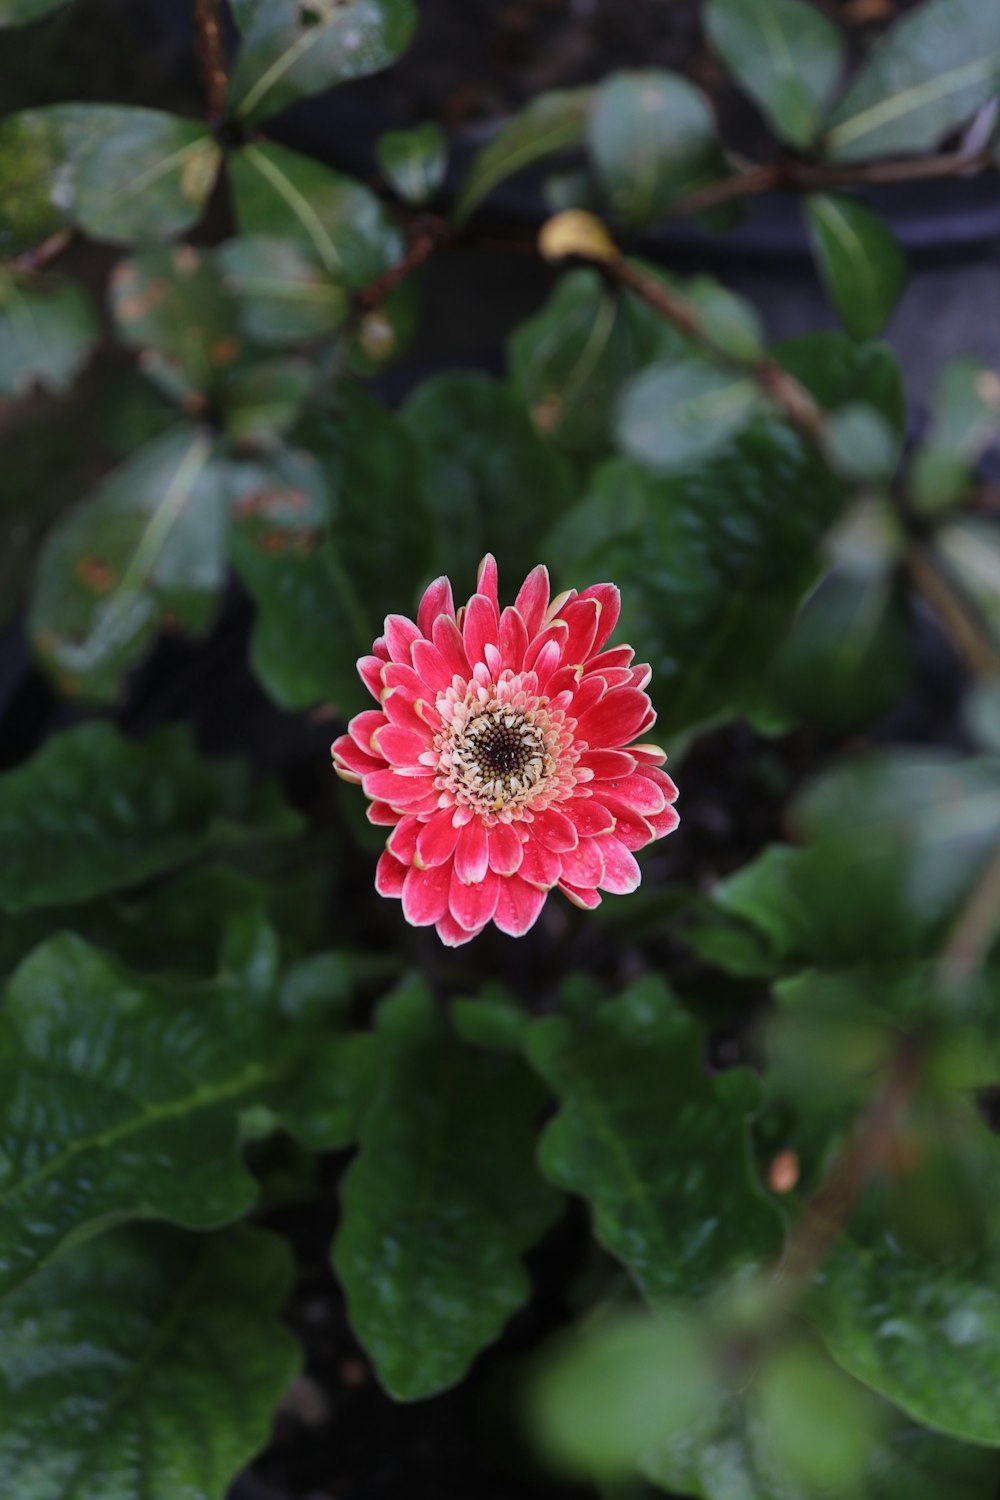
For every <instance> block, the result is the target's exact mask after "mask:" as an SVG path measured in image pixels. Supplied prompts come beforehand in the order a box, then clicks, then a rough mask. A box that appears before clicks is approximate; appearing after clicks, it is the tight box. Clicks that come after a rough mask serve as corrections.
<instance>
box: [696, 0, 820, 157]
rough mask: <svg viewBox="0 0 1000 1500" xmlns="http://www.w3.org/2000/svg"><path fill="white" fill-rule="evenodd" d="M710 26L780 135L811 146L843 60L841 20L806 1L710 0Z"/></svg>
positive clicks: (720, 50)
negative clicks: (830, 17) (837, 20)
mask: <svg viewBox="0 0 1000 1500" xmlns="http://www.w3.org/2000/svg"><path fill="white" fill-rule="evenodd" d="M705 27H706V31H707V33H708V38H709V41H710V42H711V44H712V47H713V49H714V50H715V52H716V53H717V54H718V56H719V57H720V58H721V60H722V62H723V63H724V64H725V66H726V67H727V68H728V69H729V71H730V73H732V75H733V77H734V78H735V79H736V81H737V82H738V83H739V84H740V85H741V86H742V87H743V88H744V89H745V90H746V92H747V93H748V94H749V95H750V97H751V99H753V100H754V101H755V102H756V103H757V104H759V105H760V107H761V109H762V110H763V112H764V114H765V115H766V116H767V119H768V121H769V122H770V124H771V125H772V126H773V127H774V129H775V131H776V132H777V134H778V135H779V136H780V137H781V139H782V140H784V141H787V142H788V143H789V145H792V146H800V147H801V146H809V145H811V144H812V142H813V141H814V140H815V138H816V136H817V134H818V133H819V129H820V126H821V125H822V122H823V116H824V114H825V112H826V107H827V105H828V104H829V102H830V98H831V96H832V94H833V91H834V89H835V88H836V86H837V82H838V79H839V77H840V73H841V69H842V67H843V63H844V52H845V47H844V40H843V37H842V35H841V33H840V31H839V29H838V28H837V26H835V25H834V24H833V22H832V21H829V20H828V19H827V18H826V16H824V15H823V14H822V12H821V11H818V10H814V9H813V7H812V6H811V5H806V4H803V3H802V0H709V3H708V6H707V7H706V10H705Z"/></svg>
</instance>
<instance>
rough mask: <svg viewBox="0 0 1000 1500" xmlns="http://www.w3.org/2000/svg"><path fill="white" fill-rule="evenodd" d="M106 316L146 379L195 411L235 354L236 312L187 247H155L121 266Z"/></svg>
mask: <svg viewBox="0 0 1000 1500" xmlns="http://www.w3.org/2000/svg"><path fill="white" fill-rule="evenodd" d="M110 302H111V312H112V315H113V316H114V319H115V324H116V326H117V331H118V337H119V339H120V340H121V342H122V343H123V344H125V345H126V346H128V347H130V348H132V349H138V350H139V351H140V358H139V363H140V367H141V369H142V370H143V372H144V374H146V375H148V376H149V378H150V379H151V380H152V381H154V382H155V384H156V385H158V386H159V387H160V389H161V390H162V391H164V392H165V393H166V395H168V396H171V397H173V399H174V400H178V401H180V402H181V403H182V404H183V405H184V406H185V408H186V409H187V410H188V411H192V412H194V413H198V412H200V411H201V410H202V409H203V408H204V406H205V404H206V399H207V397H208V396H209V395H210V394H211V393H212V392H213V391H215V390H216V389H217V388H218V386H219V384H220V382H221V380H222V379H223V377H224V373H225V371H226V370H227V369H228V368H229V367H230V366H231V365H232V363H233V361H234V360H235V359H236V358H237V356H238V355H239V353H240V340H239V339H238V337H237V334H236V307H235V304H234V302H233V299H232V297H231V296H230V295H229V293H228V291H227V290H226V288H225V287H224V286H223V283H222V278H221V276H220V274H219V271H218V268H217V267H216V265H215V264H214V263H213V262H212V261H211V260H209V259H208V258H207V257H206V256H204V255H202V254H201V252H200V251H198V250H196V249H194V247H193V246H191V245H174V246H166V245H158V246H155V247H153V248H152V249H149V250H143V251H142V252H141V253H140V254H139V255H135V256H133V257H131V259H129V260H123V261H119V263H118V265H117V266H116V267H115V269H114V271H113V272H112V276H111V284H110Z"/></svg>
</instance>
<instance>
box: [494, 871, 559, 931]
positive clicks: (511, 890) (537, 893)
mask: <svg viewBox="0 0 1000 1500" xmlns="http://www.w3.org/2000/svg"><path fill="white" fill-rule="evenodd" d="M547 894H548V892H547V891H543V890H539V889H538V888H537V887H536V886H533V885H528V883H527V882H526V881H524V880H521V879H520V878H519V877H518V876H517V875H513V876H511V877H510V879H508V880H502V881H501V882H500V894H499V896H498V898H497V909H496V911H495V912H494V914H493V920H494V922H495V923H496V925H497V926H498V927H499V929H500V931H501V932H505V933H506V934H507V935H508V937H523V936H524V934H525V933H526V932H527V931H528V929H529V928H530V927H534V925H535V922H536V921H537V920H538V913H539V912H540V911H541V909H542V907H543V906H544V905H545V898H546V896H547Z"/></svg>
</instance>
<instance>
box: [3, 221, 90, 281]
mask: <svg viewBox="0 0 1000 1500" xmlns="http://www.w3.org/2000/svg"><path fill="white" fill-rule="evenodd" d="M73 234H74V231H73V230H72V229H59V230H57V231H56V233H55V234H50V235H49V237H48V239H47V240H42V243H41V244H40V245H33V246H32V248H31V249H30V250H25V251H23V252H22V253H21V254H20V255H15V256H14V257H13V258H12V259H11V260H8V261H3V262H0V264H2V266H3V269H4V270H8V271H25V272H27V273H28V274H32V273H33V272H35V271H44V270H45V268H46V266H48V265H50V264H51V263H52V261H54V260H55V258H56V256H58V255H61V254H62V252H63V251H64V250H65V249H66V246H67V245H68V244H70V242H71V241H72V239H73Z"/></svg>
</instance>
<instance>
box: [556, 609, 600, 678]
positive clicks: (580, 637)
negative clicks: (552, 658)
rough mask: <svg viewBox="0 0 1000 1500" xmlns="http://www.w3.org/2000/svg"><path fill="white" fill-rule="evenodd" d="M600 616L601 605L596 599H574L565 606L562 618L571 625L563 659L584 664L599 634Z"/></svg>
mask: <svg viewBox="0 0 1000 1500" xmlns="http://www.w3.org/2000/svg"><path fill="white" fill-rule="evenodd" d="M600 616H601V606H600V604H599V603H598V601H597V600H596V599H574V600H573V601H572V603H570V604H567V605H566V606H565V607H564V608H563V610H562V613H561V616H560V618H561V619H563V620H565V622H566V624H567V625H568V626H569V635H568V637H567V639H566V644H565V646H564V647H563V661H566V662H574V663H579V664H580V665H582V664H583V663H584V662H585V661H586V660H587V657H588V656H589V655H590V652H591V648H592V646H593V644H594V640H595V638H596V636H597V627H598V625H599V623H600Z"/></svg>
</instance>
